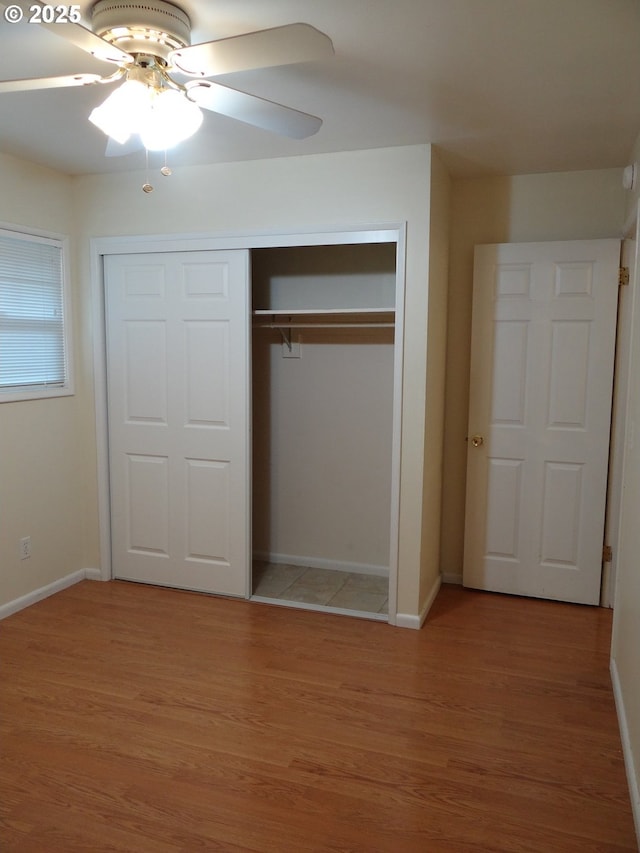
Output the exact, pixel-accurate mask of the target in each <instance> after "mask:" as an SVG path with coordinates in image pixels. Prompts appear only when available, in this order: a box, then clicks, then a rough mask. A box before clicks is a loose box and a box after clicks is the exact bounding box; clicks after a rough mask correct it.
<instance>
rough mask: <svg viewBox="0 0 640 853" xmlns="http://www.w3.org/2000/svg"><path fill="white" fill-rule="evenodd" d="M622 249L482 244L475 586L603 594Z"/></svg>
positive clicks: (562, 595)
mask: <svg viewBox="0 0 640 853" xmlns="http://www.w3.org/2000/svg"><path fill="white" fill-rule="evenodd" d="M619 258H620V244H619V242H618V241H615V240H598V241H588V242H587V241H580V242H568V243H529V244H527V243H524V244H501V245H486V246H478V247H476V253H475V266H474V285H473V330H472V344H471V390H470V402H469V430H468V442H467V443H468V449H467V500H466V517H465V553H464V568H463V579H464V584H465V586H470V587H475V588H477V589H486V590H492V591H495V592H506V593H514V594H518V595H529V596H535V597H540V598H550V599H557V600H561V601H573V602H580V603H585V604H597V603H598V601H599V598H600V576H601V569H602V546H603V535H604V517H605V501H606V487H607V466H608V456H609V430H610V420H611V391H612V380H613V364H614V351H615V335H616V309H617V293H618V265H619Z"/></svg>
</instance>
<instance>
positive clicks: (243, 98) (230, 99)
mask: <svg viewBox="0 0 640 853" xmlns="http://www.w3.org/2000/svg"><path fill="white" fill-rule="evenodd" d="M187 92H188V95H189V98H190V99H191V100H192V101H195V103H196V104H197V105H198V106H199V107H203V108H204V109H205V110H212V111H213V112H215V113H221V114H222V115H225V116H229V117H230V118H235V119H237V120H238V121H243V122H245V123H246V124H251V125H254V127H261V128H262V129H263V130H270V131H271V132H272V133H279V134H280V135H281V136H289V137H291V138H292V139H305V138H306V137H307V136H312V135H313V134H314V133H317V132H318V130H320V127H321V125H322V119H319V118H317V117H316V116H312V115H308V114H307V113H302V112H300V111H299V110H294V109H291V107H285V106H283V105H282V104H275V103H273V101H266V100H265V99H264V98H258V97H256V96H255V95H248V94H247V93H246V92H238V91H237V90H236V89H230V88H229V87H228V86H222V85H220V84H219V83H211V82H210V81H208V80H202V81H200V80H198V81H195V80H194V81H193V82H191V83H187Z"/></svg>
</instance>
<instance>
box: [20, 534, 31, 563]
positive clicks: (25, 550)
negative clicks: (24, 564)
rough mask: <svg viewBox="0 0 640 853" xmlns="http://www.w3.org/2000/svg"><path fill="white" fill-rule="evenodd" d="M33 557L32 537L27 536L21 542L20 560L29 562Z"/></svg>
mask: <svg viewBox="0 0 640 853" xmlns="http://www.w3.org/2000/svg"><path fill="white" fill-rule="evenodd" d="M30 556H31V537H30V536H25V537H24V538H23V539H21V540H20V559H21V560H28V559H29V557H30Z"/></svg>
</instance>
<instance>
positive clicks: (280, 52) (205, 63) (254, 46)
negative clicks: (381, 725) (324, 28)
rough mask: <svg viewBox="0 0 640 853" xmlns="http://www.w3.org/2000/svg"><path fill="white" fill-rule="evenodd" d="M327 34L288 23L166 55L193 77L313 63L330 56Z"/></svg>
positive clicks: (172, 62) (184, 48)
mask: <svg viewBox="0 0 640 853" xmlns="http://www.w3.org/2000/svg"><path fill="white" fill-rule="evenodd" d="M333 53H334V50H333V43H332V41H331V39H330V38H329V36H326V35H325V34H324V33H321V32H320V30H316V28H315V27H312V26H310V24H287V25H286V26H284V27H274V28H272V29H269V30H258V31H257V32H255V33H246V34H244V35H240V36H232V37H231V38H226V39H218V40H217V41H209V42H203V43H202V44H194V45H191V47H183V48H180V49H179V50H174V51H172V52H171V53H170V54H169V64H170V65H172V66H173V67H174V68H176V69H177V70H178V71H181V72H182V73H183V74H189V75H190V76H192V77H215V76H217V75H219V74H231V73H232V72H234V71H249V70H251V69H253V68H269V67H270V66H273V65H290V64H292V63H294V62H312V61H314V60H318V59H326V58H328V57H330V56H333Z"/></svg>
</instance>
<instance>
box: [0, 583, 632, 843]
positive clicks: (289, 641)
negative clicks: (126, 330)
mask: <svg viewBox="0 0 640 853" xmlns="http://www.w3.org/2000/svg"><path fill="white" fill-rule="evenodd" d="M610 629H611V613H610V612H609V611H606V610H601V609H596V608H587V607H580V606H572V605H565V604H558V603H553V602H545V601H536V600H526V599H519V598H511V597H506V596H499V595H491V594H486V593H476V592H472V591H467V590H463V589H460V588H458V587H443V589H442V590H441V592H440V594H439V596H438V598H437V600H436V602H435V604H434V606H433V608H432V610H431V613H430V615H429V618H428V621H427V624H426V625H425V627H424V628H423V629H422V630H421V631H410V630H406V629H398V628H392V627H390V626H388V625H386V624H384V623H379V622H374V621H365V620H359V619H350V618H347V617H344V616H334V615H330V614H325V613H315V612H311V611H297V610H291V609H287V608H281V607H274V606H268V605H262V604H258V603H253V602H245V601H233V600H226V599H221V598H214V597H209V596H204V595H197V594H190V593H185V592H179V591H174V590H169V589H161V588H153V587H145V586H140V585H134V584H127V583H119V582H111V583H107V584H102V583H97V582H89V581H85V582H83V583H81V584H78V585H77V586H74V587H71V588H69V589H67V590H65V591H64V592H61V593H59V594H57V595H56V596H53V597H52V598H49V599H47V600H45V601H42V602H40V603H38V604H36V605H34V606H33V607H31V608H29V609H28V610H24V611H22V612H20V613H17V614H15V615H13V616H11V617H9V618H8V619H6V620H5V621H4V622H3V623H2V624H1V625H0V656H1V661H2V663H1V667H2V669H1V674H2V678H1V682H0V713H1V716H0V736H1V759H0V849H1V850H2V851H3V853H9V851H11V853H14V852H15V851H28V852H29V853H31V851H34V853H56V851H64V853H75V851H83V853H102V851H135V853H147V851H148V853H178V851H181V853H187V851H188V853H194V851H223V853H240V852H241V851H243V853H244V851H255V853H306V851H316V853H320V851H323V853H324V851H327V853H338V852H339V853H470V851H483V853H484V851H509V853H515V852H516V851H517V853H565V851H566V853H569V851H575V852H576V853H578V851H579V853H590V851H600V853H616V851H633V850H636V849H637V845H636V840H635V836H634V829H633V821H632V815H631V810H630V805H629V795H628V790H627V785H626V779H625V772H624V767H623V761H622V754H621V748H620V738H619V734H618V728H617V721H616V716H615V710H614V703H613V697H612V692H611V685H610V679H609V672H608V658H609V639H610Z"/></svg>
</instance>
